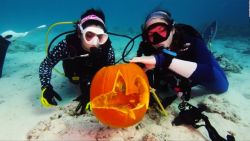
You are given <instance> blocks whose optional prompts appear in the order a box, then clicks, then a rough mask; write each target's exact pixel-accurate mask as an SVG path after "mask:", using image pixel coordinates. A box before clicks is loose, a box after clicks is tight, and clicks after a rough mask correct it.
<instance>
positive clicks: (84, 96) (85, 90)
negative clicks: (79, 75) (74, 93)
mask: <svg viewBox="0 0 250 141" xmlns="http://www.w3.org/2000/svg"><path fill="white" fill-rule="evenodd" d="M80 89H81V95H80V96H78V97H77V98H76V99H74V100H73V101H78V102H79V104H78V105H77V107H76V109H75V113H76V114H79V115H80V114H85V113H86V110H87V109H86V105H87V104H88V102H89V101H90V98H89V95H90V81H89V79H86V80H82V81H81V82H80Z"/></svg>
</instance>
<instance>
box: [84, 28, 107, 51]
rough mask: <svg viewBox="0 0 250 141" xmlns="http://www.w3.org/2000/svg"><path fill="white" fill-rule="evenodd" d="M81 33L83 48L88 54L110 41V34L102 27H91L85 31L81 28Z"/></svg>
mask: <svg viewBox="0 0 250 141" xmlns="http://www.w3.org/2000/svg"><path fill="white" fill-rule="evenodd" d="M80 31H81V35H80V38H81V45H82V48H83V49H84V50H86V51H88V52H90V48H92V47H96V48H98V47H100V45H102V44H104V43H105V42H106V41H107V40H108V34H106V33H105V32H104V30H103V29H102V28H101V27H100V26H96V25H91V26H88V27H86V28H84V29H82V28H80Z"/></svg>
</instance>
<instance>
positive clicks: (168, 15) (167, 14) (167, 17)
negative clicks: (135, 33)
mask: <svg viewBox="0 0 250 141" xmlns="http://www.w3.org/2000/svg"><path fill="white" fill-rule="evenodd" d="M156 12H162V13H165V14H164V16H163V20H165V21H166V22H167V23H168V24H170V25H173V24H174V19H173V18H172V15H171V13H170V12H169V11H167V10H162V9H158V10H154V11H152V12H151V13H150V14H148V16H147V17H146V19H145V22H144V24H146V22H147V21H148V20H149V19H150V18H151V16H152V14H154V13H156Z"/></svg>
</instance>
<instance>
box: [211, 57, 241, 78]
mask: <svg viewBox="0 0 250 141" xmlns="http://www.w3.org/2000/svg"><path fill="white" fill-rule="evenodd" d="M215 58H216V60H217V61H218V62H219V64H220V66H221V67H222V68H223V70H224V71H226V72H232V73H241V70H242V69H243V68H242V67H241V66H240V65H238V64H236V63H233V62H232V61H229V59H227V58H226V57H224V56H223V55H216V54H215Z"/></svg>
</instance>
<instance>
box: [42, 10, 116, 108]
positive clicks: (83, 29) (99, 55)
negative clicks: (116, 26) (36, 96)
mask: <svg viewBox="0 0 250 141" xmlns="http://www.w3.org/2000/svg"><path fill="white" fill-rule="evenodd" d="M106 32H107V31H106V27H105V17H104V14H103V12H102V11H100V10H95V9H89V10H87V11H86V12H85V13H84V14H83V15H82V16H81V19H80V21H79V22H78V23H77V25H76V32H75V33H73V34H70V35H67V36H66V38H65V39H64V40H62V41H61V42H59V43H58V45H57V46H56V47H54V48H53V50H52V51H50V53H49V54H48V56H47V57H46V58H45V59H44V60H43V61H42V63H41V65H40V68H39V74H40V75H39V76H40V81H41V85H42V96H41V103H42V104H43V106H45V107H50V106H55V105H57V102H56V100H55V99H57V100H59V101H61V100H62V98H61V97H60V96H59V95H58V94H57V92H55V91H54V89H53V87H52V85H51V83H50V80H51V73H52V68H53V67H54V66H55V65H56V64H57V63H58V62H59V61H61V60H62V61H63V68H64V72H65V75H66V77H68V78H69V80H70V81H71V82H72V83H75V84H80V89H81V93H82V94H81V95H80V96H79V97H77V98H76V99H75V100H77V101H79V105H78V107H77V108H76V112H79V111H80V113H83V112H84V108H85V106H86V104H87V103H88V102H89V90H90V85H91V84H90V82H91V80H92V78H93V76H94V74H95V73H96V72H97V71H98V70H99V69H100V68H102V67H104V66H108V65H113V64H114V63H115V56H114V51H113V48H112V46H111V41H110V39H109V37H108V34H107V33H106Z"/></svg>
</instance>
